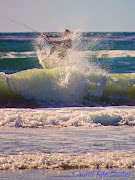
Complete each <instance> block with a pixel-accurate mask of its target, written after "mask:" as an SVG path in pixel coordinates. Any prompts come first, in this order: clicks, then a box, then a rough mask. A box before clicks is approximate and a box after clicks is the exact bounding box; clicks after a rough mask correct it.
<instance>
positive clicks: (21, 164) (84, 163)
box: [0, 152, 135, 170]
mask: <svg viewBox="0 0 135 180" xmlns="http://www.w3.org/2000/svg"><path fill="white" fill-rule="evenodd" d="M134 162H135V157H134V155H133V154H132V153H131V154H130V153H128V154H127V153H119V152H113V153H111V152H110V153H99V154H98V155H97V154H94V153H91V154H90V153H89V154H84V155H79V154H71V155H68V154H61V153H54V154H36V155H32V154H22V155H21V154H20V155H8V156H6V157H0V170H16V169H32V168H34V169H35V168H36V169H39V168H40V169H41V168H44V169H55V168H57V169H58V168H59V169H75V168H97V169H99V168H135V163H134Z"/></svg>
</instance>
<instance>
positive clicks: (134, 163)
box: [0, 31, 135, 180]
mask: <svg viewBox="0 0 135 180" xmlns="http://www.w3.org/2000/svg"><path fill="white" fill-rule="evenodd" d="M48 34H50V35H54V36H55V35H58V34H60V33H55V32H52V33H48ZM53 39H56V40H59V38H55V37H53ZM72 40H73V46H72V49H70V50H69V51H68V53H67V56H66V58H65V59H64V60H63V61H64V62H62V63H61V62H60V63H59V62H54V67H52V68H44V67H45V66H44V65H43V60H44V58H45V56H46V52H47V51H48V49H50V48H51V47H52V46H51V45H48V43H47V42H46V41H45V40H44V39H42V38H41V37H39V36H37V34H36V33H0V139H1V141H0V144H1V146H0V170H1V171H0V179H5V178H6V179H18V178H19V179H23V177H24V175H25V177H26V178H25V179H32V176H33V179H42V180H43V179H95V178H97V179H98V178H99V179H101V178H102V179H110V178H111V179H118V178H121V179H134V168H135V150H134V149H135V148H134V147H135V128H134V125H135V33H128V32H121V33H111V32H108V33H96V32H95V33H91V32H87V33H86V32H85V33H80V32H78V31H75V32H73V34H72ZM22 169H23V170H24V169H25V171H22ZM2 170H4V171H2ZM26 170H27V171H26ZM63 170H64V171H63ZM65 170H68V171H65ZM35 174H36V175H35Z"/></svg>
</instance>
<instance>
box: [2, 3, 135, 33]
mask: <svg viewBox="0 0 135 180" xmlns="http://www.w3.org/2000/svg"><path fill="white" fill-rule="evenodd" d="M9 18H10V19H12V20H14V21H16V22H17V23H18V24H17V23H15V22H13V21H11V20H9ZM134 18H135V0H0V32H30V31H31V30H30V29H28V28H26V26H24V25H21V24H19V23H24V24H26V25H27V26H29V27H30V28H33V29H34V30H36V31H40V32H59V31H60V32H62V31H63V30H64V29H65V28H68V29H70V30H71V31H74V30H76V29H77V30H81V31H83V32H84V31H86V32H120V31H125V32H127V31H128V32H135V20H134Z"/></svg>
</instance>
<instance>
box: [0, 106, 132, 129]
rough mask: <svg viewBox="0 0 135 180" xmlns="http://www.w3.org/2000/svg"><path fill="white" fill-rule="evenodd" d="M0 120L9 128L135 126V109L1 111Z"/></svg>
mask: <svg viewBox="0 0 135 180" xmlns="http://www.w3.org/2000/svg"><path fill="white" fill-rule="evenodd" d="M0 119H1V121H0V126H9V127H46V126H54V127H68V126H88V127H93V126H101V125H135V107H131V108H130V107H121V108H117V107H104V108H103V107H99V108H97V107H96V108H94V107H93V108H92V107H91V108H59V109H58V108H57V109H53V108H52V109H51V108H48V109H35V110H32V109H0Z"/></svg>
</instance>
